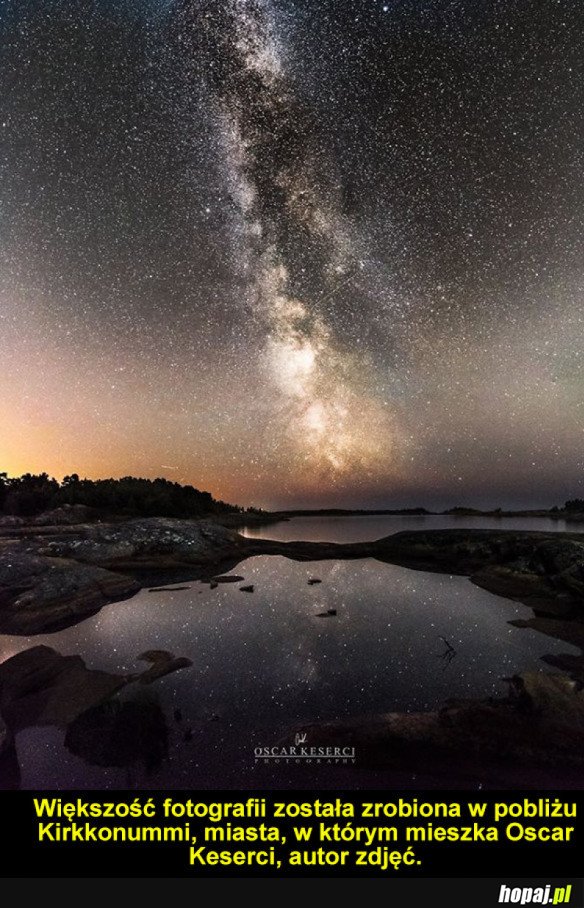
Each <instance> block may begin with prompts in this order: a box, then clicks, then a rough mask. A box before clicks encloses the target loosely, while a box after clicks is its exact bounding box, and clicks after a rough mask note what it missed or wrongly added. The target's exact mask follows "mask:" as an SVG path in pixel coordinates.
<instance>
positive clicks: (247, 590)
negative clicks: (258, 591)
mask: <svg viewBox="0 0 584 908" xmlns="http://www.w3.org/2000/svg"><path fill="white" fill-rule="evenodd" d="M239 591H240V593H253V583H250V584H249V586H240V587H239Z"/></svg>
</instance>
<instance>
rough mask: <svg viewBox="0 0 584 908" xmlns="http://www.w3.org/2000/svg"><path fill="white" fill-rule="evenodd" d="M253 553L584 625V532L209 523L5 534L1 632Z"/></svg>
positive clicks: (68, 618) (0, 535)
mask: <svg viewBox="0 0 584 908" xmlns="http://www.w3.org/2000/svg"><path fill="white" fill-rule="evenodd" d="M252 555H281V556H284V557H286V558H292V559H294V560H298V561H318V560H330V559H354V558H375V559H377V560H379V561H382V562H387V563H391V564H399V565H402V566H404V567H408V568H411V569H415V570H422V571H435V572H441V573H449V574H459V575H463V576H468V577H469V579H470V580H471V582H472V583H475V584H476V585H478V586H480V587H482V588H484V589H486V590H489V591H490V592H492V593H495V594H497V595H499V596H505V597H506V598H509V599H515V600H517V601H520V602H523V603H524V604H525V605H528V606H529V607H530V608H532V609H533V612H534V615H535V620H537V619H538V618H539V619H543V620H545V621H547V622H548V624H547V625H546V627H548V630H550V629H552V625H550V624H549V622H550V620H551V619H554V620H555V621H556V623H557V622H560V621H561V622H564V621H570V622H571V621H575V622H577V623H579V622H580V621H581V620H584V534H579V533H549V532H538V531H516V530H466V529H447V530H416V531H411V532H400V533H395V534H393V535H391V536H386V537H384V538H383V539H378V540H375V541H371V542H359V543H346V544H343V543H328V542H279V541H273V540H269V539H255V538H247V537H244V536H241V535H240V534H239V533H237V532H236V530H235V529H233V528H231V527H226V526H223V525H222V524H220V523H217V522H215V521H211V520H193V521H189V520H174V519H169V518H146V519H138V520H127V521H125V522H118V523H98V524H82V525H79V526H55V527H50V526H42V527H39V526H30V527H18V528H15V529H9V528H2V529H1V530H0V633H4V634H20V635H30V634H38V633H43V632H46V631H49V630H55V629H58V628H63V627H66V626H69V625H71V624H75V623H77V622H79V621H81V620H83V619H84V618H86V617H88V616H89V615H91V614H95V613H96V612H97V611H99V609H100V608H101V607H102V606H104V605H106V604H108V603H110V602H116V601H119V600H122V599H128V598H129V597H130V596H132V595H133V594H134V593H136V592H137V591H138V590H139V589H140V588H141V587H142V586H147V585H155V584H157V583H159V584H162V583H174V582H180V581H181V580H185V579H190V580H193V579H201V578H202V579H205V578H208V577H211V576H213V574H215V573H217V572H219V571H220V570H225V569H226V568H230V567H234V566H235V565H236V564H238V563H239V562H240V561H242V560H244V559H245V558H248V557H250V556H252ZM542 629H543V625H542ZM544 632H546V631H545V630H544ZM553 635H554V636H556V634H555V633H554V634H553Z"/></svg>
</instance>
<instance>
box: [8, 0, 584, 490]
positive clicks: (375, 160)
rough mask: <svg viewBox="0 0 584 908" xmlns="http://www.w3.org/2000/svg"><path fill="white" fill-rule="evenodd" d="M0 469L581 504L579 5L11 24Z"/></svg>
mask: <svg viewBox="0 0 584 908" xmlns="http://www.w3.org/2000/svg"><path fill="white" fill-rule="evenodd" d="M0 42H1V47H0V363H1V366H2V368H1V371H0V469H4V470H7V471H8V472H9V473H10V474H12V475H17V474H20V473H22V472H24V471H43V470H46V471H48V472H49V473H51V474H53V475H55V476H57V477H62V476H63V475H64V474H67V473H71V472H77V473H79V474H80V475H83V476H90V477H93V478H97V477H105V476H122V475H128V474H132V475H139V476H147V477H156V476H165V477H167V478H168V479H171V480H175V481H179V482H188V483H192V484H194V485H196V486H198V487H199V488H204V489H208V490H209V491H211V492H212V493H213V494H214V495H215V496H216V497H219V498H223V499H225V500H229V501H232V502H236V503H239V504H244V505H250V504H254V505H260V506H263V507H283V506H286V507H294V506H298V507H310V506H314V507H317V506H347V507H352V506H361V507H394V506H395V507H397V506H408V505H410V506H413V505H420V504H425V505H427V506H431V507H448V506H452V505H456V504H476V505H482V506H493V507H495V506H498V505H503V506H536V505H552V504H560V503H561V502H563V501H564V500H565V499H566V498H568V497H575V496H577V495H582V493H583V491H584V463H583V461H584V394H583V387H584V386H583V378H584V311H583V306H582V298H583V288H584V254H583V253H584V249H583V243H582V239H583V236H584V223H583V220H584V180H583V167H584V71H583V70H584V54H583V52H582V47H583V46H584V45H583V42H584V8H583V7H582V3H581V0H319V2H316V0H310V2H309V0H115V2H114V0H0Z"/></svg>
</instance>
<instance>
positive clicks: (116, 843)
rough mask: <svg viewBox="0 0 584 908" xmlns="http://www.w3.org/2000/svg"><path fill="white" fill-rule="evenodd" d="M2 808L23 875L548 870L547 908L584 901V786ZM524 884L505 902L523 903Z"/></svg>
mask: <svg viewBox="0 0 584 908" xmlns="http://www.w3.org/2000/svg"><path fill="white" fill-rule="evenodd" d="M1 803H2V807H3V820H4V829H5V831H6V833H7V835H6V837H5V842H6V845H5V848H4V866H5V868H10V873H11V874H12V875H14V876H20V875H22V876H26V877H38V878H41V877H44V878H47V877H55V878H57V877H71V876H72V877H87V878H91V877H95V876H97V875H100V876H107V877H112V878H113V877H116V878H120V877H125V878H127V877H151V878H156V877H164V878H168V877H173V878H191V879H204V878H229V877H232V878H250V879H251V878H265V879H269V878H277V877H286V878H293V877H298V878H308V877H329V878H335V877H339V878H347V879H350V878H359V877H363V878H384V879H386V880H387V879H394V880H396V879H409V880H412V879H422V878H426V879H429V878H431V879H440V878H449V879H453V878H475V877H476V878H493V879H496V880H498V881H500V882H501V884H506V885H508V886H509V885H510V884H508V883H506V881H507V880H511V881H512V880H516V879H527V880H528V878H529V874H530V873H533V871H534V869H536V870H537V876H538V879H539V880H540V881H541V884H540V885H538V886H535V885H533V886H532V887H531V888H533V889H541V888H542V887H543V890H544V891H543V894H542V893H538V894H537V895H538V899H539V901H535V902H534V904H538V903H539V904H554V901H553V898H554V897H555V898H556V902H555V904H576V903H575V902H573V901H567V902H562V901H560V900H559V899H560V894H559V890H561V888H562V885H563V882H562V881H563V880H564V881H566V883H565V885H566V886H567V885H572V886H573V887H574V878H576V879H577V878H578V876H579V874H580V873H581V855H582V834H581V829H580V827H581V823H580V817H581V815H582V811H583V810H584V799H583V797H582V792H580V791H576V792H574V791H569V792H558V793H553V792H552V793H550V792H543V793H542V792H532V791H527V792H517V791H515V792H508V791H505V792H493V791H490V792H488V793H484V792H457V791H442V792H435V791H432V792H423V791H422V792H392V791H350V792H346V791H338V792H330V791H326V792H305V791H303V792H289V791H286V792H280V791H272V792H236V791H184V792H183V791H177V792H138V793H136V792H129V791H115V792H106V791H101V790H100V791H83V792H7V793H5V794H3V795H2V802H1ZM546 880H547V881H546ZM570 881H571V882H570ZM548 885H549V886H550V889H549V891H548V892H546V890H545V887H546V886H548ZM552 885H553V886H554V887H557V888H558V894H557V895H554V893H555V889H553V890H552ZM530 886H531V884H530V883H529V882H526V883H525V888H529V887H530ZM517 888H518V885H513V886H511V887H510V889H509V892H510V895H509V899H507V900H506V901H505V899H504V900H503V902H502V904H505V903H508V904H517V903H518V904H521V903H522V902H521V901H517V892H515V890H516V889H517ZM506 891H507V890H503V891H502V894H503V896H505V894H506ZM549 893H552V895H551V897H549V898H547V896H548V895H549ZM572 896H573V897H574V898H575V897H576V889H575V888H572V890H571V891H570V898H572ZM525 897H526V896H525ZM520 898H524V896H523V894H521V895H520ZM546 898H547V901H546V900H545V899H546ZM523 904H531V902H527V901H524V902H523Z"/></svg>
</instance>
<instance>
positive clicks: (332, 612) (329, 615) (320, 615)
mask: <svg viewBox="0 0 584 908" xmlns="http://www.w3.org/2000/svg"><path fill="white" fill-rule="evenodd" d="M336 614H337V610H336V608H327V610H326V612H318V614H317V616H316V617H317V618H332V617H333V616H334V615H336Z"/></svg>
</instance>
